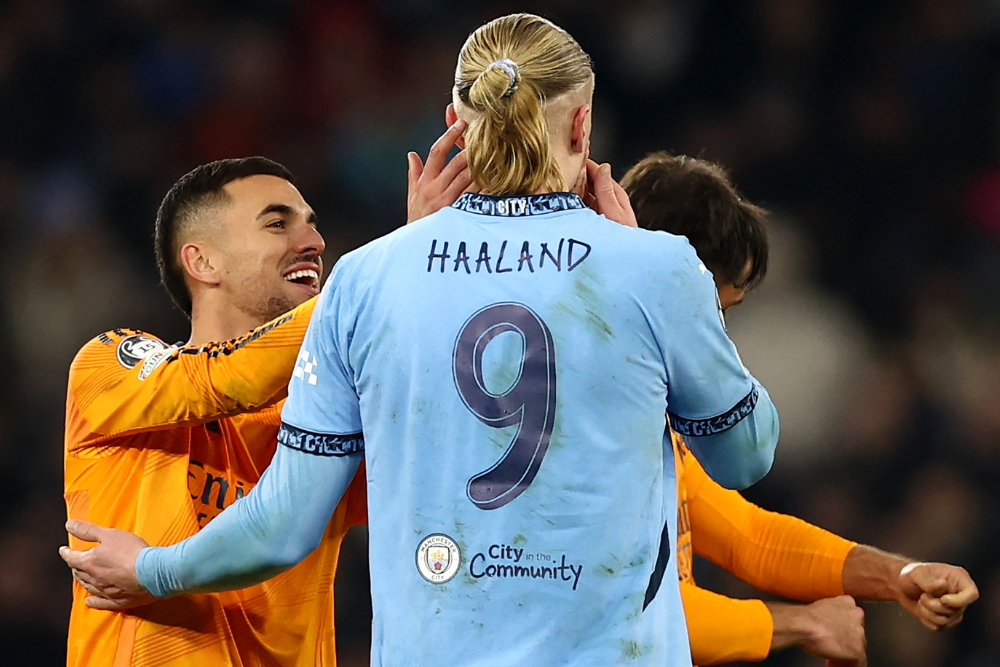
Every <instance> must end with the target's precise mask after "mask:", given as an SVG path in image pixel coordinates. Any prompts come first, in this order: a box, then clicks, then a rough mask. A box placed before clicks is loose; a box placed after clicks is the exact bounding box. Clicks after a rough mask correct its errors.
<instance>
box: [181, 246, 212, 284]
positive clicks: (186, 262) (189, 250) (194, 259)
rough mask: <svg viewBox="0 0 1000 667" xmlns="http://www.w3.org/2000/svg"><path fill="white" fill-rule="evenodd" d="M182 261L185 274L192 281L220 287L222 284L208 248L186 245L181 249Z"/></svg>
mask: <svg viewBox="0 0 1000 667" xmlns="http://www.w3.org/2000/svg"><path fill="white" fill-rule="evenodd" d="M180 260H181V267H183V269H184V273H186V274H187V275H188V276H189V277H190V278H191V279H192V280H194V281H196V282H199V283H203V284H205V285H218V284H220V283H221V282H222V279H221V277H220V275H219V270H218V267H216V266H215V262H213V260H212V256H211V252H210V249H209V248H208V246H206V245H204V244H202V243H185V244H184V245H183V246H182V247H181V252H180Z"/></svg>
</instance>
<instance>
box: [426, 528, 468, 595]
mask: <svg viewBox="0 0 1000 667" xmlns="http://www.w3.org/2000/svg"><path fill="white" fill-rule="evenodd" d="M461 565H462V550H461V549H459V548H458V545H457V544H455V540H453V539H451V538H450V537H448V536H447V535H445V534H443V533H435V534H433V535H428V536H427V537H425V538H424V539H423V540H421V541H420V544H418V545H417V571H419V572H420V576H422V577H423V578H424V579H426V580H427V581H429V582H431V583H432V584H443V583H446V582H448V581H451V580H452V579H453V578H454V576H455V575H456V574H458V569H459V567H461Z"/></svg>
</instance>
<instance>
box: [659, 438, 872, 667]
mask: <svg viewBox="0 0 1000 667" xmlns="http://www.w3.org/2000/svg"><path fill="white" fill-rule="evenodd" d="M670 435H671V439H672V440H673V448H674V462H675V465H676V469H677V508H678V517H677V526H678V528H677V569H678V572H677V574H678V577H679V578H680V588H681V598H682V599H683V602H684V613H685V615H686V617H687V626H688V636H689V638H690V641H691V656H692V658H693V660H694V662H695V664H699V665H720V664H726V663H730V662H737V661H755V662H759V661H761V660H763V659H764V658H766V657H767V655H768V653H769V652H770V650H771V638H772V634H773V632H774V622H773V620H772V619H771V612H770V611H768V609H767V606H766V605H765V604H764V603H763V602H762V601H760V600H736V599H733V598H728V597H725V596H722V595H719V594H718V593H713V592H711V591H708V590H705V589H703V588H699V587H698V586H697V584H696V583H695V581H694V574H693V571H692V565H693V560H694V558H693V554H697V555H699V556H702V557H704V558H707V559H708V560H710V561H712V562H713V563H715V564H716V565H718V566H720V567H722V568H723V569H725V570H726V571H727V572H730V573H732V574H734V575H736V576H737V577H739V578H740V579H742V580H744V581H746V582H748V583H750V584H752V585H754V586H756V587H757V588H759V589H761V590H763V591H767V592H769V593H774V594H776V595H783V596H785V597H789V598H793V599H796V600H803V601H813V600H819V599H820V598H825V597H834V596H837V595H843V593H844V588H843V581H842V574H843V571H844V561H845V560H846V559H847V554H848V553H849V552H850V551H851V549H853V548H854V547H855V546H856V543H855V542H851V541H849V540H845V539H843V538H842V537H838V536H836V535H834V534H833V533H830V532H827V531H825V530H823V529H822V528H818V527H816V526H813V525H810V524H808V523H806V522H805V521H802V520H801V519H797V518H795V517H791V516H788V515H786V514H778V513H776V512H768V511H767V510H764V509H761V508H760V507H757V506H756V505H754V504H753V503H751V502H749V501H748V500H746V499H745V498H743V496H741V495H740V494H739V493H738V492H736V491H730V490H728V489H724V488H722V487H721V486H719V484H717V483H716V482H715V481H714V480H712V478H710V477H709V476H708V473H706V472H705V469H704V468H702V467H701V464H700V463H698V459H696V458H695V457H694V456H693V455H692V454H691V450H690V449H688V446H687V443H685V442H684V439H683V438H682V437H681V436H679V435H677V434H676V433H674V432H672V431H671V434H670Z"/></svg>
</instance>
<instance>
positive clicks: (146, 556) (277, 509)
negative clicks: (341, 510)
mask: <svg viewBox="0 0 1000 667" xmlns="http://www.w3.org/2000/svg"><path fill="white" fill-rule="evenodd" d="M288 429H289V427H288V426H287V425H283V426H282V433H281V435H279V441H281V442H282V444H283V446H279V447H278V451H277V453H276V454H275V456H274V460H273V461H272V462H271V465H270V466H268V468H267V470H265V471H264V475H263V476H262V477H261V479H260V483H259V484H258V485H257V486H256V487H255V488H254V489H253V491H251V492H250V493H249V494H248V495H247V496H246V497H244V498H242V499H241V500H239V501H238V502H236V503H234V504H233V505H232V507H230V508H227V509H226V511H224V512H223V513H222V514H220V515H219V516H218V517H216V518H215V520H214V521H212V522H211V523H209V524H208V525H207V526H206V527H205V528H203V529H202V530H201V531H199V532H198V533H197V534H196V535H194V536H192V537H190V538H188V539H187V540H184V541H183V542H180V543H179V544H175V545H173V546H170V547H150V548H146V549H143V550H142V551H141V552H140V553H139V557H138V559H137V561H136V566H135V570H136V577H137V579H138V582H139V584H140V585H141V586H142V587H143V588H145V589H146V590H148V591H149V592H150V593H152V594H153V595H154V596H156V597H168V596H171V595H178V594H181V593H207V592H213V591H222V590H232V589H237V588H244V587H246V586H251V585H253V584H257V583H260V582H261V581H264V580H266V579H269V578H271V577H273V576H274V575H276V574H278V573H280V572H282V571H284V570H287V569H288V568H290V567H292V566H293V565H296V564H297V563H298V562H299V561H301V560H302V559H303V558H305V557H306V556H308V555H309V554H310V553H311V552H312V551H313V550H314V549H315V548H316V547H317V546H319V543H320V540H321V539H322V537H323V533H324V531H325V530H326V527H327V525H328V524H329V523H330V517H331V516H332V515H333V511H334V510H335V509H336V507H337V503H339V502H340V498H341V496H342V495H343V494H344V491H345V490H346V489H347V487H348V485H349V484H350V483H351V480H352V479H353V478H354V473H355V472H357V469H358V464H359V463H360V462H361V458H362V454H361V453H360V452H359V451H357V450H356V449H354V448H353V447H354V443H357V442H360V437H357V438H353V439H346V438H345V439H341V442H342V445H341V446H342V447H343V451H342V453H341V454H339V455H334V456H316V455H315V454H311V453H306V452H304V451H301V450H299V449H294V448H292V447H289V446H286V445H284V439H285V438H288V437H295V435H294V434H292V435H289V430H288Z"/></svg>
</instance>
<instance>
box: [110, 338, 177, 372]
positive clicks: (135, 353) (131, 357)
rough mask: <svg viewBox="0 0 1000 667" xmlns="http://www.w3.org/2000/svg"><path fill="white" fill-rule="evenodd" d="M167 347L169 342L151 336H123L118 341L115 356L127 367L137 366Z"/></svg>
mask: <svg viewBox="0 0 1000 667" xmlns="http://www.w3.org/2000/svg"><path fill="white" fill-rule="evenodd" d="M166 349H167V344H166V343H164V342H163V341H161V340H157V339H155V338H152V337H150V336H143V335H141V334H135V335H132V336H128V337H126V338H123V339H122V340H121V342H120V343H118V349H117V350H116V352H115V356H117V357H118V363H120V364H121V365H122V366H124V367H125V368H135V367H136V365H137V364H138V363H139V362H140V361H143V360H145V359H146V358H147V357H149V356H150V355H152V354H155V353H157V352H162V351H164V350H166Z"/></svg>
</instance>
